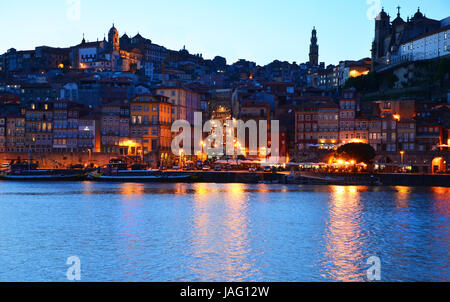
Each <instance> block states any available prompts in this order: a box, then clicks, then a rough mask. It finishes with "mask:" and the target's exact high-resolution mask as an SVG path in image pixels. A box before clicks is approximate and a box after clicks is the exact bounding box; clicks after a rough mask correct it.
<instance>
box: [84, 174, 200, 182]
mask: <svg viewBox="0 0 450 302" xmlns="http://www.w3.org/2000/svg"><path fill="white" fill-rule="evenodd" d="M89 180H92V181H103V182H137V183H147V182H150V183H180V182H190V181H191V180H192V177H191V175H145V176H144V175H142V176H141V175H138V176H127V175H124V176H107V175H96V176H91V177H89Z"/></svg>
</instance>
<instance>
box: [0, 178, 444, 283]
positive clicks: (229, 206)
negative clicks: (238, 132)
mask: <svg viewBox="0 0 450 302" xmlns="http://www.w3.org/2000/svg"><path fill="white" fill-rule="evenodd" d="M0 194H2V195H1V197H2V199H1V202H0V247H1V252H0V264H1V265H0V281H21V280H26V281H64V277H65V276H64V274H61V273H60V271H61V267H63V269H66V268H64V261H63V262H61V261H60V260H61V259H62V258H64V257H66V256H67V254H72V253H76V254H77V255H79V256H81V257H83V258H82V260H83V265H84V267H85V270H84V271H85V272H86V274H85V275H83V276H84V277H83V280H85V281H171V282H172V281H236V282H237V281H288V282H289V281H323V280H333V281H355V280H358V281H359V280H362V281H365V280H366V270H367V265H366V260H367V258H368V257H370V256H374V255H378V256H380V257H381V258H382V261H383V273H382V278H383V280H382V281H448V279H449V274H448V268H449V265H450V258H449V256H448V250H449V249H448V247H449V246H450V244H449V242H450V229H449V225H450V220H449V219H450V212H449V201H450V200H449V196H450V188H409V187H346V186H333V187H329V186H286V185H243V184H232V185H227V184H138V183H126V184H117V183H94V182H92V183H81V182H80V183H70V182H67V183H66V182H61V183H56V184H55V183H39V184H33V185H30V183H27V182H14V183H11V182H8V183H6V182H0ZM27 259H33V261H31V262H30V261H26V260H27ZM22 262H23V263H25V264H26V265H25V264H23V263H22ZM1 267H4V268H5V269H1ZM84 278H86V279H84Z"/></svg>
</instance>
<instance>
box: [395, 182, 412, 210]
mask: <svg viewBox="0 0 450 302" xmlns="http://www.w3.org/2000/svg"><path fill="white" fill-rule="evenodd" d="M394 189H395V190H396V191H397V194H395V197H396V201H397V202H396V207H397V209H399V208H407V207H408V204H409V202H410V200H411V196H410V194H411V188H409V187H403V186H397V187H394Z"/></svg>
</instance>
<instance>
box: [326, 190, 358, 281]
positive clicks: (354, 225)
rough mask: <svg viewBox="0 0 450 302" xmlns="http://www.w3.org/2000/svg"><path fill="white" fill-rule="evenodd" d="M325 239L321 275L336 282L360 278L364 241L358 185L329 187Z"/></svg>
mask: <svg viewBox="0 0 450 302" xmlns="http://www.w3.org/2000/svg"><path fill="white" fill-rule="evenodd" d="M325 241H326V251H325V256H326V258H327V259H328V260H327V261H326V262H327V265H326V266H327V269H328V270H327V272H326V273H325V274H323V277H325V278H327V279H332V280H336V281H360V280H361V279H362V276H361V272H360V269H359V267H360V265H361V263H363V262H362V261H363V259H362V258H363V254H362V248H363V243H362V230H361V204H360V193H359V191H358V187H353V186H349V187H347V186H333V187H332V188H331V202H330V206H329V222H328V227H327V230H326V232H325Z"/></svg>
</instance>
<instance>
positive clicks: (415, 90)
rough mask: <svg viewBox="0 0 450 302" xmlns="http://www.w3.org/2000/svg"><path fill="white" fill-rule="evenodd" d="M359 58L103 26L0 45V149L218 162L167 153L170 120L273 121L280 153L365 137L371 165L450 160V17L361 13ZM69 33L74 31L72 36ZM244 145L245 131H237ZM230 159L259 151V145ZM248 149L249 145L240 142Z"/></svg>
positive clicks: (15, 156) (435, 167) (314, 156)
mask: <svg viewBox="0 0 450 302" xmlns="http://www.w3.org/2000/svg"><path fill="white" fill-rule="evenodd" d="M373 34H374V41H373V44H372V45H368V46H367V47H368V48H370V47H371V46H372V56H371V57H370V58H369V57H367V58H342V61H340V62H333V64H329V65H327V64H325V63H324V62H320V56H319V54H320V48H319V44H320V43H319V41H320V29H316V28H315V27H314V28H313V29H312V33H311V40H310V41H304V43H305V45H307V44H310V46H309V49H310V54H309V60H308V61H306V62H304V63H296V62H293V63H290V62H282V61H277V60H276V61H273V62H272V63H270V64H268V65H266V66H259V65H257V64H256V63H255V62H251V61H248V60H244V59H242V60H239V61H237V62H234V63H230V62H227V60H226V58H224V57H220V56H216V57H215V58H212V59H207V58H204V57H203V55H202V54H192V53H190V52H189V51H188V50H187V49H186V48H185V47H184V48H183V49H181V50H170V49H167V48H166V47H164V46H161V45H158V44H155V43H153V42H152V40H150V39H149V38H145V37H143V36H142V35H141V34H139V33H137V34H136V35H134V36H128V34H127V33H123V34H122V35H120V30H119V28H116V25H115V24H113V25H112V27H111V29H110V30H109V33H108V35H107V36H105V37H103V39H96V40H95V41H88V39H87V36H88V34H85V35H84V36H83V37H82V40H81V42H80V43H79V44H78V45H74V46H70V47H62V48H59V47H50V46H39V47H36V48H35V49H34V50H16V49H14V48H11V49H9V50H8V51H7V52H6V53H4V54H3V55H0V160H1V163H3V164H8V163H11V162H14V161H19V162H20V160H22V161H23V160H25V161H32V162H36V163H39V165H40V166H42V167H47V168H67V167H69V166H72V165H76V164H83V165H85V166H88V165H90V166H100V165H103V164H106V163H108V162H109V161H110V160H111V159H113V158H122V159H124V160H127V161H129V162H132V163H137V162H139V163H145V164H146V165H148V166H149V167H152V168H160V167H180V166H182V165H183V164H184V165H186V164H187V163H188V162H197V161H201V162H204V161H220V160H222V161H223V160H225V161H226V160H228V159H229V158H226V157H223V156H214V158H213V157H210V158H208V156H205V154H203V153H202V154H197V155H195V156H191V158H183V157H184V156H183V154H173V153H172V152H171V143H172V139H173V137H174V135H175V133H173V132H172V131H171V125H172V123H173V122H174V121H176V120H186V121H188V122H190V123H193V122H194V114H195V113H196V112H201V113H202V115H203V118H204V120H218V121H221V122H223V123H225V122H226V121H229V120H233V119H236V120H243V121H247V120H256V121H261V120H266V121H271V120H279V121H280V135H279V139H280V142H279V151H280V152H279V153H280V156H279V164H280V165H289V164H290V163H295V164H301V163H302V164H303V165H304V166H307V165H308V163H323V162H325V163H326V162H327V161H328V160H329V155H330V153H331V152H333V151H334V150H336V149H337V148H338V147H340V146H342V145H344V144H348V143H364V144H369V145H371V146H372V147H373V149H374V150H375V151H376V157H375V159H374V166H375V167H376V168H377V169H379V170H385V171H401V172H409V173H444V172H447V171H449V167H450V165H449V164H450V156H449V152H448V151H449V145H450V17H448V18H446V19H443V20H434V19H430V18H428V17H426V16H425V15H424V14H423V13H422V12H421V10H420V8H419V9H418V10H417V12H415V13H414V14H413V16H412V17H407V19H406V20H405V19H404V18H402V16H401V11H400V8H398V12H397V16H396V18H395V19H393V20H392V21H391V17H390V15H389V14H388V13H387V12H386V11H385V10H384V9H383V10H382V11H381V12H380V13H379V15H378V16H377V18H376V20H375V21H374V33H373ZM80 38H81V37H80ZM238 143H240V144H241V143H242V145H245V142H238ZM243 149H244V151H243V154H244V156H241V157H242V158H241V159H242V160H250V161H251V160H253V161H256V160H259V161H261V162H264V160H265V159H266V157H267V155H266V154H265V153H262V152H261V153H259V154H258V156H256V157H252V156H248V155H247V156H246V150H245V147H244V148H243ZM247 153H248V150H247Z"/></svg>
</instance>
